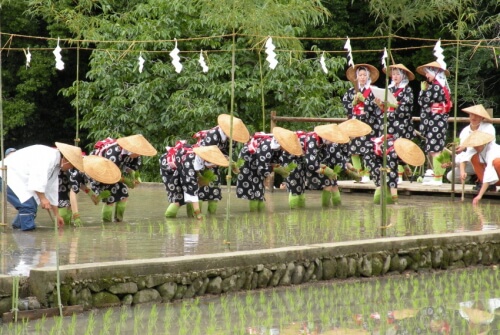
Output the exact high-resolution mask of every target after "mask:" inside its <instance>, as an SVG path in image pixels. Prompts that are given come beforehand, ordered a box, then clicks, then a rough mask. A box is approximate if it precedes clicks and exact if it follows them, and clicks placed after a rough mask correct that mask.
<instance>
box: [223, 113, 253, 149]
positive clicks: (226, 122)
mask: <svg viewBox="0 0 500 335" xmlns="http://www.w3.org/2000/svg"><path fill="white" fill-rule="evenodd" d="M217 123H218V124H219V127H220V128H221V129H222V131H223V132H224V134H226V136H227V137H229V136H230V134H231V115H229V114H221V115H219V117H218V118H217ZM249 139H250V133H249V132H248V129H247V126H245V124H244V123H243V121H241V119H238V118H237V117H235V116H233V140H235V141H236V142H240V143H246V142H248V140H249Z"/></svg>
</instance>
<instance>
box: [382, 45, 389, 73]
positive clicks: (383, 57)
mask: <svg viewBox="0 0 500 335" xmlns="http://www.w3.org/2000/svg"><path fill="white" fill-rule="evenodd" d="M387 57H388V55H387V49H386V48H384V54H383V55H382V68H384V69H387V64H386V62H385V60H386V59H387Z"/></svg>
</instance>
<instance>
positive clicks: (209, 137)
mask: <svg viewBox="0 0 500 335" xmlns="http://www.w3.org/2000/svg"><path fill="white" fill-rule="evenodd" d="M217 123H218V125H217V126H216V127H214V128H212V129H209V130H202V131H199V132H197V133H196V134H194V135H193V137H194V138H196V139H197V143H196V144H197V145H199V146H209V145H216V146H217V147H218V148H219V149H220V151H221V152H222V153H223V154H224V155H226V156H228V155H229V145H230V140H229V139H230V138H232V139H233V147H234V143H235V142H239V143H246V142H248V140H249V139H250V134H249V132H248V129H247V127H246V126H245V124H244V123H243V121H241V119H239V118H237V117H234V116H233V120H232V129H233V130H232V131H231V115H228V114H221V115H219V117H218V118H217ZM232 168H233V171H235V172H236V171H237V168H236V165H235V163H234V162H233V166H232ZM212 171H213V173H214V176H215V180H214V181H213V183H210V185H206V186H200V189H199V190H198V197H199V198H200V201H207V202H208V208H207V212H208V213H210V214H215V212H216V211H217V203H218V202H219V201H220V200H221V199H222V192H221V189H220V173H219V168H218V167H213V168H212Z"/></svg>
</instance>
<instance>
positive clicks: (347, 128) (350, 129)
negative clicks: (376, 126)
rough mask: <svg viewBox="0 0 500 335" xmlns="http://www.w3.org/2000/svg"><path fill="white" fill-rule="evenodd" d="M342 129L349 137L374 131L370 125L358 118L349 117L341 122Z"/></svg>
mask: <svg viewBox="0 0 500 335" xmlns="http://www.w3.org/2000/svg"><path fill="white" fill-rule="evenodd" d="M339 128H340V130H341V131H342V132H343V133H344V134H346V135H347V136H349V137H359V136H365V135H368V134H369V133H370V132H371V131H372V127H370V125H368V124H366V123H364V122H363V121H359V120H358V119H349V120H347V121H344V122H342V123H340V124H339Z"/></svg>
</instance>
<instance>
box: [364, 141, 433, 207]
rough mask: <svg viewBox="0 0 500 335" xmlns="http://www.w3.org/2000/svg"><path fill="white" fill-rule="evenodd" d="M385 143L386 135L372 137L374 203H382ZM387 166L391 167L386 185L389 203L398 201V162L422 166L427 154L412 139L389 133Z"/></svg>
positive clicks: (371, 164) (371, 163) (371, 157)
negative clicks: (395, 136) (388, 191)
mask: <svg viewBox="0 0 500 335" xmlns="http://www.w3.org/2000/svg"><path fill="white" fill-rule="evenodd" d="M383 145H384V136H381V137H379V138H374V139H372V146H371V148H372V150H371V154H370V159H369V162H370V173H371V177H372V179H373V180H374V182H375V186H376V189H375V194H374V196H373V203H375V204H380V194H381V187H382V180H381V171H380V170H381V169H382V163H383V154H384V153H383ZM385 155H386V163H387V164H386V166H387V168H388V169H389V170H388V172H387V184H386V186H387V187H388V188H389V190H390V194H389V193H388V194H387V202H388V203H397V202H398V164H400V162H401V161H403V162H405V163H407V164H410V165H414V166H420V165H422V164H424V162H425V155H424V153H423V152H422V150H421V149H420V148H419V147H418V146H417V145H416V144H415V143H413V142H412V141H410V140H408V139H403V138H399V139H396V138H394V136H393V135H387V151H386V152H385Z"/></svg>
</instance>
